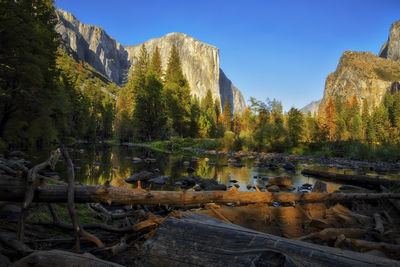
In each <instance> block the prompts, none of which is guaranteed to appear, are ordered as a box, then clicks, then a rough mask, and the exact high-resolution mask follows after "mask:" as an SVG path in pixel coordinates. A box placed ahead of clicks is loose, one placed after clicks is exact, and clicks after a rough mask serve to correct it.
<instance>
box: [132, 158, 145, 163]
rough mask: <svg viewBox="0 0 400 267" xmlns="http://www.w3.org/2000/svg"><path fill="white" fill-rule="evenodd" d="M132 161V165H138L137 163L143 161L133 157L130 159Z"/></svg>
mask: <svg viewBox="0 0 400 267" xmlns="http://www.w3.org/2000/svg"><path fill="white" fill-rule="evenodd" d="M132 161H133V163H139V162H142V161H143V160H142V159H141V158H138V157H134V158H133V159H132Z"/></svg>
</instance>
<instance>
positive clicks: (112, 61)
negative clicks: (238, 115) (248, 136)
mask: <svg viewBox="0 0 400 267" xmlns="http://www.w3.org/2000/svg"><path fill="white" fill-rule="evenodd" d="M57 15H58V18H59V23H58V24H57V26H56V31H57V32H58V33H59V34H60V35H61V37H62V39H63V41H64V43H65V44H66V46H67V47H68V48H69V49H70V50H72V51H73V52H74V53H75V54H76V55H77V56H78V57H79V59H81V60H83V61H85V62H87V63H89V64H90V65H91V66H92V67H94V68H95V69H96V70H97V71H99V72H100V73H102V74H104V75H105V76H106V77H108V78H109V79H110V80H111V81H112V82H115V83H117V84H119V85H121V84H123V83H124V82H125V81H126V77H127V73H128V71H129V69H130V68H131V67H132V66H133V65H134V63H135V62H136V57H137V56H138V54H139V50H140V46H141V44H139V45H133V46H123V45H121V44H120V43H118V42H116V41H115V40H114V39H113V38H112V37H110V36H108V35H107V34H106V33H105V31H104V30H103V29H102V28H100V27H98V26H93V25H86V24H83V23H81V22H80V21H79V20H77V19H76V18H75V17H74V16H73V15H72V14H70V13H68V12H66V11H64V10H60V9H58V10H57ZM144 44H145V46H146V49H147V50H148V52H149V53H150V54H151V53H152V52H153V49H154V48H155V46H158V48H159V50H160V54H161V58H162V61H163V64H162V65H163V69H164V70H165V69H166V66H167V63H168V57H169V53H170V51H171V47H172V45H173V44H175V46H176V47H177V49H178V51H179V54H180V57H181V63H182V70H183V73H184V74H185V75H186V78H187V79H188V82H189V84H190V88H191V92H192V94H193V95H197V96H198V97H199V98H200V99H201V98H203V97H204V96H205V95H206V92H207V89H210V90H211V92H212V94H213V98H214V99H216V98H219V99H220V101H221V104H222V105H224V101H225V98H226V97H227V96H228V99H229V102H230V104H231V106H232V109H233V111H234V112H242V111H243V110H244V108H245V106H246V104H245V101H244V98H243V96H242V94H241V92H240V91H239V90H238V89H237V88H236V87H235V86H234V85H233V84H232V82H231V81H230V80H229V79H228V78H227V77H226V75H225V74H224V73H223V71H222V70H221V69H220V67H219V50H218V48H216V47H214V46H211V45H209V44H206V43H204V42H201V41H199V40H197V39H195V38H193V37H191V36H189V35H187V34H183V33H170V34H167V35H165V36H163V37H160V38H154V39H150V40H148V41H146V42H145V43H144Z"/></svg>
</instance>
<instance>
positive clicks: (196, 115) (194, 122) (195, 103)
mask: <svg viewBox="0 0 400 267" xmlns="http://www.w3.org/2000/svg"><path fill="white" fill-rule="evenodd" d="M200 114H201V110H200V103H199V99H198V98H197V96H195V97H193V98H192V101H191V105H190V137H198V135H199V124H200V122H199V120H200Z"/></svg>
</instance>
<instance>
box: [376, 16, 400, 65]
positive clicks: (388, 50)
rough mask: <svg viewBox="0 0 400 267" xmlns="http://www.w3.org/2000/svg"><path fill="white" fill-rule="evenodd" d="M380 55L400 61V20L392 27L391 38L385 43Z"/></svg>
mask: <svg viewBox="0 0 400 267" xmlns="http://www.w3.org/2000/svg"><path fill="white" fill-rule="evenodd" d="M379 56H380V57H383V58H387V59H391V60H394V61H398V62H400V21H396V22H395V23H393V24H392V26H391V27H390V33H389V39H388V41H387V42H386V43H384V44H383V46H382V48H381V51H380V52H379Z"/></svg>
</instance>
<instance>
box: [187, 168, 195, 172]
mask: <svg viewBox="0 0 400 267" xmlns="http://www.w3.org/2000/svg"><path fill="white" fill-rule="evenodd" d="M186 171H187V173H194V172H195V169H194V168H192V167H189V168H187V169H186Z"/></svg>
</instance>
